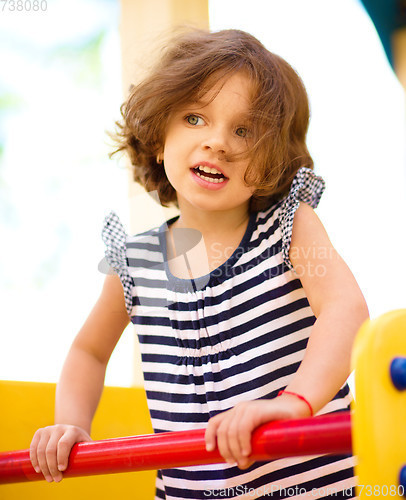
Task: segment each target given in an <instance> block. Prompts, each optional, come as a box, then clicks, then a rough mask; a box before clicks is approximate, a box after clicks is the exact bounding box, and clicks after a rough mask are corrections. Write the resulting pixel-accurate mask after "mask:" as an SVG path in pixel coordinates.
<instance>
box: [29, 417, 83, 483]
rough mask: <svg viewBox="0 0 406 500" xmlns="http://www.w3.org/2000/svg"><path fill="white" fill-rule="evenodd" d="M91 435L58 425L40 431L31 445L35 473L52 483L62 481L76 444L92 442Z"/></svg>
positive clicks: (79, 428)
mask: <svg viewBox="0 0 406 500" xmlns="http://www.w3.org/2000/svg"><path fill="white" fill-rule="evenodd" d="M91 440H92V439H91V437H90V436H89V434H88V433H87V432H86V431H85V430H84V429H82V428H81V427H77V426H75V425H65V424H57V425H50V426H49V427H44V428H42V429H38V430H37V431H36V433H35V434H34V437H33V438H32V441H31V445H30V459H31V463H32V466H33V467H34V469H35V471H36V472H38V473H40V472H41V473H42V474H43V475H44V478H45V479H46V480H47V481H48V482H49V483H50V482H52V481H55V482H59V481H61V480H62V478H63V475H62V472H63V471H64V470H65V469H66V468H67V466H68V459H69V454H70V452H71V449H72V447H73V445H74V444H75V443H78V442H81V441H91Z"/></svg>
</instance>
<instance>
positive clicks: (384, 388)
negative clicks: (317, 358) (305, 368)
mask: <svg viewBox="0 0 406 500" xmlns="http://www.w3.org/2000/svg"><path fill="white" fill-rule="evenodd" d="M396 357H406V309H402V310H397V311H392V312H389V313H386V314H384V315H382V316H381V317H379V318H377V319H375V320H372V321H367V322H366V323H364V325H363V326H362V327H361V329H360V331H359V333H358V336H357V338H356V342H355V347H354V352H353V359H352V361H353V368H354V369H355V399H356V403H355V411H354V412H353V446H354V453H355V455H356V456H357V458H358V466H357V467H356V473H357V476H358V484H359V487H358V495H359V496H360V498H371V497H372V498H373V497H374V498H376V497H381V498H383V497H390V498H402V497H401V494H402V487H399V473H400V470H401V468H402V467H403V466H404V465H406V391H399V390H397V389H396V388H395V386H394V385H393V383H392V379H391V375H390V365H391V362H392V360H393V359H394V358H396Z"/></svg>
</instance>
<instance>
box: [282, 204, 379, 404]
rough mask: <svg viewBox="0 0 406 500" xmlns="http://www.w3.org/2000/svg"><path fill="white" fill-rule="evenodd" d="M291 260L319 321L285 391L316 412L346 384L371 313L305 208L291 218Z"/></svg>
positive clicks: (319, 224) (306, 207)
mask: <svg viewBox="0 0 406 500" xmlns="http://www.w3.org/2000/svg"><path fill="white" fill-rule="evenodd" d="M290 260H291V262H292V264H293V266H294V268H295V270H296V272H297V273H298V276H299V278H300V280H301V282H302V285H303V288H304V290H305V292H306V295H307V298H308V300H309V303H310V306H311V308H312V310H313V312H314V315H315V316H316V318H317V321H316V322H315V324H314V325H313V328H312V333H311V335H310V338H309V342H308V345H307V348H306V352H305V356H304V359H303V361H302V363H301V365H300V367H299V369H298V371H297V373H296V376H295V378H294V379H293V380H292V382H291V383H290V384H289V386H288V387H287V390H290V391H292V392H297V393H299V394H301V395H303V396H304V397H306V399H307V400H308V401H309V402H310V403H311V405H312V407H313V409H314V411H315V412H317V411H318V410H320V409H321V408H322V407H323V406H324V405H325V404H326V403H327V402H328V401H330V400H331V399H332V398H333V397H334V396H335V394H336V393H337V391H338V389H339V388H340V387H341V386H342V385H343V384H344V382H345V381H346V380H347V378H348V376H349V374H350V371H351V370H350V361H351V351H352V346H353V342H354V338H355V335H356V333H357V332H358V330H359V327H360V326H361V324H362V323H363V322H364V321H365V320H366V319H367V318H368V317H369V313H368V308H367V305H366V303H365V299H364V297H363V295H362V293H361V291H360V289H359V287H358V285H357V282H356V281H355V278H354V276H353V274H352V273H351V271H350V270H349V268H348V266H347V265H346V264H345V262H344V261H343V259H342V258H341V257H340V256H339V255H338V253H337V251H336V250H335V249H334V247H333V246H332V244H331V242H330V240H329V238H328V236H327V233H326V231H325V229H324V227H323V225H322V223H321V222H320V220H319V218H318V217H317V215H316V213H315V212H314V211H313V209H312V208H311V207H310V206H309V205H306V204H305V203H301V204H300V206H299V208H298V210H297V211H296V214H295V218H294V222H293V233H292V242H291V250H290Z"/></svg>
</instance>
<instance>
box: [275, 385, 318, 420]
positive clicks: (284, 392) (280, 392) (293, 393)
mask: <svg viewBox="0 0 406 500" xmlns="http://www.w3.org/2000/svg"><path fill="white" fill-rule="evenodd" d="M282 394H290V395H291V396H296V397H297V398H299V399H301V400H302V401H303V402H304V403H306V404H307V406H308V407H309V410H310V416H311V417H312V416H313V414H314V412H313V408H312V405H311V404H310V403H309V401H307V399H306V398H305V397H304V396H302V395H301V394H296V392H291V391H279V392H278V396H281V395H282Z"/></svg>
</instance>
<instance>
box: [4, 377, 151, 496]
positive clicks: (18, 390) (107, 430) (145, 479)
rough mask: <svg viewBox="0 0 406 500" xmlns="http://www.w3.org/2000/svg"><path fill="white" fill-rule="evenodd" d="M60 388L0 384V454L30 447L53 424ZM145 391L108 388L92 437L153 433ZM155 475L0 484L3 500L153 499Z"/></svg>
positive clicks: (26, 383) (39, 385)
mask: <svg viewBox="0 0 406 500" xmlns="http://www.w3.org/2000/svg"><path fill="white" fill-rule="evenodd" d="M54 394H55V384H42V383H31V382H9V381H0V400H1V412H0V451H11V450H18V449H25V448H29V445H30V442H31V438H32V436H33V434H34V432H35V431H36V429H38V428H39V427H44V426H46V425H50V424H51V423H52V421H53V413H54ZM151 432H152V427H151V423H150V418H149V412H148V408H147V402H146V397H145V392H144V389H143V388H138V387H131V388H125V387H106V388H105V389H104V392H103V396H102V398H101V401H100V405H99V408H98V410H97V413H96V415H95V418H94V423H93V427H92V437H93V439H107V438H112V437H121V436H131V435H136V434H150V433H151ZM155 474H156V472H155V471H143V472H131V473H125V474H109V475H104V476H91V477H80V478H69V479H64V480H63V481H62V482H61V483H51V484H48V483H47V482H46V481H35V482H28V483H18V484H17V483H16V484H7V485H0V499H1V500H37V499H38V500H39V499H40V500H64V499H70V500H82V499H83V500H89V499H98V500H99V499H100V500H104V499H106V500H107V499H109V500H113V499H114V500H115V499H120V500H130V499H131V500H152V499H153V498H154V492H155Z"/></svg>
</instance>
